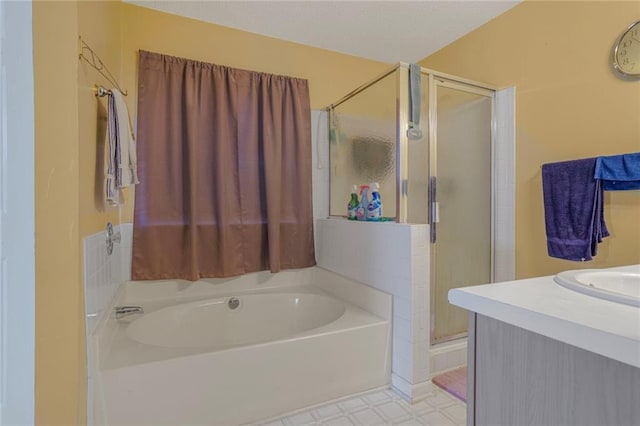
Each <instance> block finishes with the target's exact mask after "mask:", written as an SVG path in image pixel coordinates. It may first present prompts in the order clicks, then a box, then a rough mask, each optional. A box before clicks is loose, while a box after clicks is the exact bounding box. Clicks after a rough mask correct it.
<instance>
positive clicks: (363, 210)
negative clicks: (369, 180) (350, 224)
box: [356, 185, 369, 220]
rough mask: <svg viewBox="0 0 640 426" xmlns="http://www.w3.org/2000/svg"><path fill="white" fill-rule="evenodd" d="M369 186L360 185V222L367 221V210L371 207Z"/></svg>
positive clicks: (358, 213)
mask: <svg viewBox="0 0 640 426" xmlns="http://www.w3.org/2000/svg"><path fill="white" fill-rule="evenodd" d="M368 192H369V185H360V204H359V205H358V209H357V210H356V217H357V219H358V220H367V208H368V207H369V196H368V195H367V193H368Z"/></svg>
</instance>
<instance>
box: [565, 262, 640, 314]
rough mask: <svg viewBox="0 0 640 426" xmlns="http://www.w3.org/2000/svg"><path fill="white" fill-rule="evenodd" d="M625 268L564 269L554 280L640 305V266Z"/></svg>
mask: <svg viewBox="0 0 640 426" xmlns="http://www.w3.org/2000/svg"><path fill="white" fill-rule="evenodd" d="M624 269H625V270H620V271H616V270H611V269H580V270H575V271H564V272H560V273H559V274H558V275H556V276H555V277H554V281H555V282H556V283H558V284H560V285H561V286H563V287H566V288H568V289H571V290H574V291H578V292H580V293H584V294H587V295H589V296H593V297H598V298H600V299H605V300H610V301H612V302H618V303H624V304H626V305H631V306H638V307H640V266H639V267H638V268H634V269H629V268H624Z"/></svg>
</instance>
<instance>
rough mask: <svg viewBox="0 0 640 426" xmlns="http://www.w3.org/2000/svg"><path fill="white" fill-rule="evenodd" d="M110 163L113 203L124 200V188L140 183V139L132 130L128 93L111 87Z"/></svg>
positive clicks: (108, 185) (109, 193) (109, 189)
mask: <svg viewBox="0 0 640 426" xmlns="http://www.w3.org/2000/svg"><path fill="white" fill-rule="evenodd" d="M107 121H108V128H109V164H108V168H107V182H106V198H107V202H108V203H109V204H111V205H117V204H119V203H120V197H119V191H118V189H120V188H125V187H127V186H130V185H135V184H137V183H139V181H138V171H137V159H136V142H135V139H134V137H133V133H132V132H131V125H130V123H129V112H128V111H127V105H126V104H125V102H124V96H123V95H122V93H120V91H119V90H117V89H111V96H109V112H108V119H107Z"/></svg>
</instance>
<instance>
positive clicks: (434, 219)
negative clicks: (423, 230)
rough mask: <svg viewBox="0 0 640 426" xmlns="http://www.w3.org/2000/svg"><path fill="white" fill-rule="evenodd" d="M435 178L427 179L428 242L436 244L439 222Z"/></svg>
mask: <svg viewBox="0 0 640 426" xmlns="http://www.w3.org/2000/svg"><path fill="white" fill-rule="evenodd" d="M436 194H437V193H436V177H435V176H431V177H429V231H430V232H429V234H430V237H429V239H430V241H431V242H432V243H435V242H436V237H437V223H438V221H439V217H438V213H439V212H438V210H439V206H438V202H437V198H436Z"/></svg>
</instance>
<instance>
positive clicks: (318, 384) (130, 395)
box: [102, 322, 390, 425]
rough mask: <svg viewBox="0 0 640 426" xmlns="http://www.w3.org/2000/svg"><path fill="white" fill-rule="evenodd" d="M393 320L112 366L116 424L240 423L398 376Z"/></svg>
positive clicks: (109, 394)
mask: <svg viewBox="0 0 640 426" xmlns="http://www.w3.org/2000/svg"><path fill="white" fill-rule="evenodd" d="M389 333H390V327H389V323H388V322H380V323H377V324H374V325H370V326H366V327H362V328H353V329H348V330H343V331H340V332H335V333H328V334H324V335H316V336H309V337H305V338H301V339H297V340H289V341H281V342H274V343H269V344H264V345H257V346H250V347H244V348H237V349H233V350H227V351H221V352H213V353H207V354H201V355H196V356H190V357H183V358H176V359H171V360H166V361H162V362H155V363H148V364H143V365H138V366H133V367H126V368H119V369H114V370H105V371H103V372H102V385H103V389H104V398H105V403H106V412H108V413H109V418H108V419H107V421H108V422H109V424H110V425H125V424H140V425H145V424H146V425H161V424H165V425H170V424H172V425H175V424H181V425H187V424H239V423H246V422H251V421H256V420H260V419H264V418H267V417H272V416H275V415H278V414H281V413H286V412H289V411H291V410H295V409H298V408H303V407H305V406H308V405H312V404H317V403H320V402H323V401H326V400H328V399H334V398H338V397H341V396H345V395H349V394H352V393H355V392H362V391H365V390H368V389H372V388H376V387H379V386H383V385H386V384H388V383H389V380H390V360H389V357H388V347H387V345H388V336H389Z"/></svg>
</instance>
